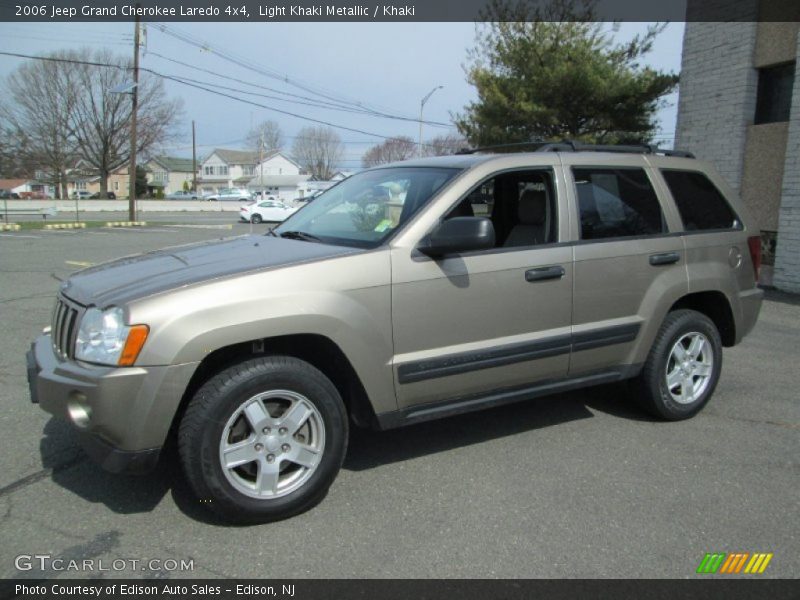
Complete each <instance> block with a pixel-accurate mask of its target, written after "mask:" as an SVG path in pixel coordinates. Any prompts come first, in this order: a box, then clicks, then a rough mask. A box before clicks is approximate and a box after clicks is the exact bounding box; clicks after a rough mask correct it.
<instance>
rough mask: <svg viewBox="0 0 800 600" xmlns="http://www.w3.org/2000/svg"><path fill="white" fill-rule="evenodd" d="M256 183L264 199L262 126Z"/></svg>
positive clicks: (262, 129)
mask: <svg viewBox="0 0 800 600" xmlns="http://www.w3.org/2000/svg"><path fill="white" fill-rule="evenodd" d="M258 185H259V186H260V187H261V199H262V200H264V199H265V196H266V194H264V128H263V127H262V128H261V141H260V142H259V144H258Z"/></svg>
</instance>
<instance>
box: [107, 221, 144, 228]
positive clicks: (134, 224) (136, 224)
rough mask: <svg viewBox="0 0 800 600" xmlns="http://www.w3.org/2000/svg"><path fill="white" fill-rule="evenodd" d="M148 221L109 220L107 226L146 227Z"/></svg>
mask: <svg viewBox="0 0 800 600" xmlns="http://www.w3.org/2000/svg"><path fill="white" fill-rule="evenodd" d="M146 225H147V221H108V222H106V227H145V226H146Z"/></svg>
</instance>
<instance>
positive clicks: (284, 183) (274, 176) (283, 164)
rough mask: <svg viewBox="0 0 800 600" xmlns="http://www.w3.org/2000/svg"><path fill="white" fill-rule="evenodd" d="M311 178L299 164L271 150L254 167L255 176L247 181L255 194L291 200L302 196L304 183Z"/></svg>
mask: <svg viewBox="0 0 800 600" xmlns="http://www.w3.org/2000/svg"><path fill="white" fill-rule="evenodd" d="M310 178H311V176H310V175H306V174H304V173H302V172H301V168H300V165H299V164H298V163H296V162H295V161H294V160H292V158H290V157H289V156H287V155H285V154H283V153H282V152H273V153H272V154H270V155H269V156H267V157H266V158H264V160H262V161H261V162H260V163H258V164H257V165H256V167H255V176H254V177H252V178H251V179H250V181H249V182H248V183H247V187H248V189H250V190H251V191H252V192H253V193H255V194H263V195H264V196H274V197H275V198H278V199H280V200H284V201H291V200H294V199H295V198H298V197H301V198H302V197H303V195H304V193H305V186H304V184H305V183H306V182H307V181H308V180H309V179H310Z"/></svg>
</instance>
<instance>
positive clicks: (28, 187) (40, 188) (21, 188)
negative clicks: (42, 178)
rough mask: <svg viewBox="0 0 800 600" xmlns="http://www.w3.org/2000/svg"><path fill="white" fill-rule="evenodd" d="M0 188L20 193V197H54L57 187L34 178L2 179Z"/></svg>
mask: <svg viewBox="0 0 800 600" xmlns="http://www.w3.org/2000/svg"><path fill="white" fill-rule="evenodd" d="M0 190H8V191H9V192H13V193H15V194H19V197H20V198H53V197H54V194H55V188H53V187H52V186H49V185H46V184H44V183H40V182H39V181H36V180H34V179H0Z"/></svg>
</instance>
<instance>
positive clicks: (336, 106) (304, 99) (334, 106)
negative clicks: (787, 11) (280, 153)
mask: <svg viewBox="0 0 800 600" xmlns="http://www.w3.org/2000/svg"><path fill="white" fill-rule="evenodd" d="M147 54H152V55H153V56H156V57H158V58H161V59H163V60H167V61H169V62H172V63H175V64H179V65H182V66H184V67H188V68H190V69H195V70H197V71H202V72H203V73H208V74H210V75H213V76H215V77H220V78H222V79H227V80H229V81H235V82H236V83H241V84H243V85H249V86H252V87H254V88H258V89H263V90H267V91H270V92H273V93H276V94H283V95H286V96H289V97H290V98H292V99H288V98H278V97H275V96H267V95H261V96H262V97H263V98H269V99H273V100H278V101H281V102H295V103H296V104H305V105H307V106H316V107H318V108H326V109H330V110H340V111H343V112H351V113H362V114H366V115H370V116H375V117H382V118H386V119H395V120H400V121H410V122H413V123H419V119H414V118H411V117H402V116H397V115H391V114H385V113H378V112H375V111H372V110H366V109H364V108H363V107H358V108H357V107H355V106H347V105H343V104H340V103H334V102H326V101H324V100H316V99H314V98H310V97H308V96H302V95H300V94H293V93H291V92H286V91H283V90H278V89H275V88H272V87H269V86H264V85H259V84H257V83H251V82H249V81H246V80H244V79H238V78H236V77H231V76H229V75H222V74H221V73H217V72H215V71H212V70H210V69H204V68H202V67H198V66H196V65H191V64H189V63H185V62H183V61H180V60H177V59H174V58H169V57H167V56H163V55H161V54H159V53H158V52H153V51H148V52H147ZM181 77H182V76H181ZM184 79H186V80H187V81H193V82H194V83H204V85H211V86H217V87H222V86H221V84H215V83H208V82H198V81H196V80H192V79H189V78H188V77H184ZM233 91H238V92H240V93H243V94H250V95H258V94H254V93H253V92H249V91H245V90H235V89H234V90H233ZM295 99H297V100H295ZM298 100H301V101H300V102H298ZM423 123H424V124H425V125H431V126H433V127H446V128H451V127H452V125H450V124H448V123H443V122H441V121H423Z"/></svg>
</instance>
